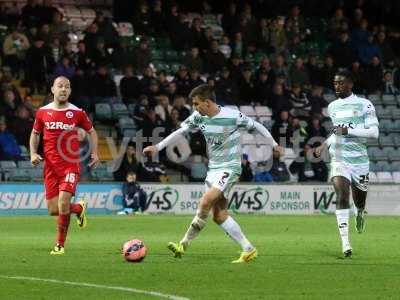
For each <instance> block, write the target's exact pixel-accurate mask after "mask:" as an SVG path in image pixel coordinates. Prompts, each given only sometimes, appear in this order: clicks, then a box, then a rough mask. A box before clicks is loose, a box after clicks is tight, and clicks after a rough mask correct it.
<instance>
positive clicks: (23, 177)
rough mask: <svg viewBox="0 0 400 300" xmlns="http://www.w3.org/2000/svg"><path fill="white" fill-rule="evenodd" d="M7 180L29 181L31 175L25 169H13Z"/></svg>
mask: <svg viewBox="0 0 400 300" xmlns="http://www.w3.org/2000/svg"><path fill="white" fill-rule="evenodd" d="M8 180H10V181H30V180H31V174H30V172H29V170H27V169H14V170H11V171H10V174H9V177H8Z"/></svg>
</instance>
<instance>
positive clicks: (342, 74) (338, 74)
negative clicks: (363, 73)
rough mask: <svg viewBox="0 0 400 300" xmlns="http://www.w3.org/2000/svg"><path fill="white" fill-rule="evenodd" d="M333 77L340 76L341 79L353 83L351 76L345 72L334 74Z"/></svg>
mask: <svg viewBox="0 0 400 300" xmlns="http://www.w3.org/2000/svg"><path fill="white" fill-rule="evenodd" d="M335 76H342V77H344V78H346V79H347V80H349V81H351V82H353V76H352V75H351V73H350V72H349V71H347V70H342V71H339V72H336V74H335Z"/></svg>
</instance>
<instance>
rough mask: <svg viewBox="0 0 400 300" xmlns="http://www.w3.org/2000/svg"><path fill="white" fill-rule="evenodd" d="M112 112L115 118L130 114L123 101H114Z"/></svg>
mask: <svg viewBox="0 0 400 300" xmlns="http://www.w3.org/2000/svg"><path fill="white" fill-rule="evenodd" d="M112 112H113V117H114V119H115V120H118V119H119V118H121V117H127V116H128V115H129V112H128V108H127V107H126V105H125V104H123V103H114V104H113V105H112Z"/></svg>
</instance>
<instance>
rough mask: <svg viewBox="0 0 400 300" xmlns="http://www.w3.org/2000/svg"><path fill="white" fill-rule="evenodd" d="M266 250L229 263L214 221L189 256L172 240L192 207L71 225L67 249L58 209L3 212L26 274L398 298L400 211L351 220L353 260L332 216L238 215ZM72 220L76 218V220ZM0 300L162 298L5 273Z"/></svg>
mask: <svg viewBox="0 0 400 300" xmlns="http://www.w3.org/2000/svg"><path fill="white" fill-rule="evenodd" d="M235 218H236V219H237V220H238V221H239V223H240V224H241V225H242V229H243V231H244V232H245V233H246V234H247V236H248V238H249V239H250V240H251V241H253V242H254V244H255V246H257V248H258V250H259V254H260V256H259V258H258V259H257V260H256V261H254V262H252V263H249V264H244V265H232V264H231V263H230V262H231V260H232V259H235V258H237V256H238V254H237V253H238V251H239V248H238V247H237V245H235V244H234V243H233V242H232V241H231V240H230V239H229V238H228V237H227V236H225V234H224V233H223V232H222V231H221V229H220V228H218V226H216V225H215V224H213V223H212V222H209V223H208V224H207V227H206V228H205V230H204V231H203V232H202V233H201V234H200V236H199V237H198V239H197V240H196V241H195V242H194V243H193V244H192V246H191V248H190V249H189V251H188V252H187V253H186V255H185V257H184V258H183V259H181V260H175V259H174V258H172V257H171V255H170V253H169V252H168V250H167V249H166V244H167V243H168V241H177V240H179V239H180V238H181V236H182V235H183V233H184V232H185V231H186V227H187V225H188V223H189V222H190V220H191V217H189V216H184V217H183V216H135V217H125V216H108V217H100V216H98V217H91V218H90V220H89V222H90V223H89V226H88V228H87V229H85V230H83V231H80V230H78V229H77V226H76V224H75V222H73V223H72V224H71V225H72V226H71V231H70V235H69V237H68V241H67V248H66V255H65V256H57V257H53V256H50V255H49V254H48V253H49V250H50V248H51V247H52V246H53V241H54V231H55V221H54V220H53V219H52V218H51V217H42V216H37V217H2V218H1V219H0V276H1V275H3V276H4V275H8V276H27V277H39V278H50V279H57V280H63V281H74V282H86V283H93V284H101V285H109V286H123V287H130V288H136V289H140V290H148V291H156V292H161V293H165V294H173V295H178V296H182V297H187V298H190V299H224V298H225V299H229V300H233V299H399V297H400V296H399V293H398V291H399V287H400V249H399V248H400V247H399V245H400V237H399V228H400V218H395V217H371V216H370V217H368V222H367V231H366V233H364V234H362V235H359V234H356V233H355V231H354V226H353V225H354V224H352V228H351V239H352V245H353V248H354V255H353V258H352V259H340V258H339V257H340V254H341V253H340V252H341V247H340V242H339V237H338V232H337V228H336V220H335V217H334V216H333V215H330V216H326V215H325V216H243V215H241V216H235ZM74 221H75V219H74ZM131 238H139V239H143V241H144V242H145V244H146V245H147V246H148V248H149V253H148V255H147V257H146V259H145V260H144V261H143V262H141V263H137V264H132V263H127V262H124V261H123V259H122V257H121V255H120V253H119V249H120V246H121V244H122V242H123V241H125V240H127V239H131ZM0 299H1V300H5V299H19V300H20V299H30V300H31V299H52V300H54V299H68V300H69V299H96V300H98V299H108V300H110V299H157V297H154V296H146V295H138V294H132V293H128V292H124V291H113V290H102V289H96V288H88V287H74V286H68V285H63V284H57V283H46V282H31V281H18V280H12V279H5V278H0Z"/></svg>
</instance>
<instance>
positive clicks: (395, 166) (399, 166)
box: [390, 161, 400, 172]
mask: <svg viewBox="0 0 400 300" xmlns="http://www.w3.org/2000/svg"><path fill="white" fill-rule="evenodd" d="M390 171H392V172H399V171H400V161H395V162H392V164H391V166H390Z"/></svg>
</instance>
